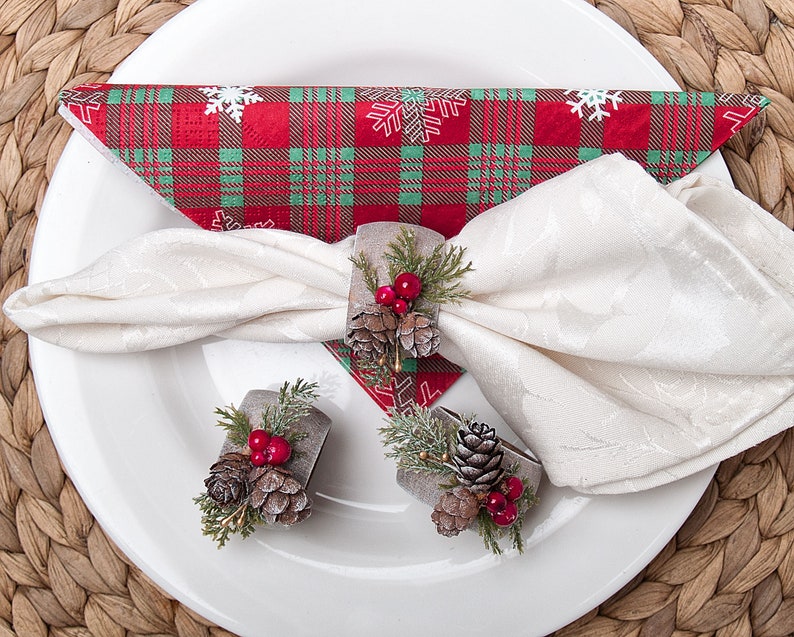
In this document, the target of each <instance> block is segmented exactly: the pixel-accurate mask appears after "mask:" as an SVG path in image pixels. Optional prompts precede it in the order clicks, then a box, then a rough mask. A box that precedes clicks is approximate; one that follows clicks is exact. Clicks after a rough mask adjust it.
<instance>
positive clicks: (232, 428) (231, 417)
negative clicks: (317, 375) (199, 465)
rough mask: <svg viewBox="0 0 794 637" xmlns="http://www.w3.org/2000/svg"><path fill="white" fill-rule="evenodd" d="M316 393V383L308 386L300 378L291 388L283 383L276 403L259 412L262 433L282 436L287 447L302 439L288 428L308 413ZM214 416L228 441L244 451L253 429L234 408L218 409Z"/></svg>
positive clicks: (286, 383) (303, 436) (290, 385)
mask: <svg viewBox="0 0 794 637" xmlns="http://www.w3.org/2000/svg"><path fill="white" fill-rule="evenodd" d="M316 390H317V383H307V382H306V381H305V380H303V379H302V378H299V379H297V380H296V381H295V383H294V384H291V383H289V382H285V383H284V384H283V385H282V386H281V388H280V389H279V392H278V401H277V403H276V404H274V405H266V406H265V408H264V409H263V410H262V424H261V427H262V429H264V430H265V431H267V432H268V433H270V434H271V435H273V436H284V437H285V438H286V439H287V440H288V441H289V442H290V444H292V442H293V441H297V440H301V439H302V438H305V437H306V434H302V433H301V432H290V431H289V428H290V426H291V425H293V424H295V423H296V422H300V420H301V419H302V418H303V417H305V416H306V415H307V414H308V413H309V410H310V409H311V402H312V401H314V400H316V399H317V391H316ZM215 414H216V415H218V416H220V419H219V420H218V426H219V427H222V428H223V429H225V430H226V436H227V437H228V439H229V441H230V442H231V443H232V444H234V445H236V446H238V447H245V446H246V445H247V444H248V434H250V433H251V430H252V429H253V428H254V427H252V426H251V423H250V422H249V420H248V416H246V415H245V413H243V412H242V411H240V410H239V409H237V407H235V406H234V405H230V406H228V407H224V408H221V407H218V408H217V409H216V410H215Z"/></svg>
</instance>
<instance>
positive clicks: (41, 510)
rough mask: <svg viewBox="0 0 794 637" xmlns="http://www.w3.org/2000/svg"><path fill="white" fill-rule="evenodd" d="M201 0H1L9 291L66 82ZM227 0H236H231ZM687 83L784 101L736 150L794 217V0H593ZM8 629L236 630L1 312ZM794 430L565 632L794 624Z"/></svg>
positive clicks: (740, 631)
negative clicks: (120, 493)
mask: <svg viewBox="0 0 794 637" xmlns="http://www.w3.org/2000/svg"><path fill="white" fill-rule="evenodd" d="M191 1H192V0H183V1H182V2H174V1H169V0H164V1H160V2H158V1H157V0H0V207H2V210H3V212H4V214H3V216H2V218H1V219H0V241H2V248H0V281H1V282H2V292H1V293H0V301H4V300H5V299H6V297H7V296H8V295H9V294H10V293H11V292H12V291H13V290H16V289H17V288H19V287H20V286H22V285H23V284H24V283H25V280H26V277H27V273H26V266H27V257H28V254H29V247H30V243H31V240H32V238H33V232H34V229H35V225H36V215H37V213H38V211H39V209H40V205H41V202H42V198H43V196H44V193H45V190H46V188H47V183H48V178H49V177H50V175H51V174H52V171H53V168H54V167H55V164H56V162H57V160H58V157H59V155H60V153H61V150H62V149H63V146H64V144H65V143H66V139H67V137H68V136H69V134H70V128H69V127H68V126H67V125H66V124H65V122H63V121H62V120H61V119H60V118H59V117H58V116H56V114H55V106H56V98H57V95H58V92H59V90H60V89H61V88H63V87H66V86H72V85H75V84H78V83H82V82H96V81H100V80H102V79H105V78H106V77H107V76H108V75H109V73H110V72H111V71H113V69H114V68H115V67H116V66H117V65H118V64H119V62H121V61H122V60H123V59H124V58H125V57H126V56H127V55H128V54H129V53H131V52H132V51H133V50H135V48H136V47H138V46H139V45H140V44H141V43H142V42H143V41H144V40H145V39H146V37H147V36H148V35H149V34H151V33H152V32H153V31H154V30H155V29H156V28H157V27H159V26H160V25H161V24H163V23H164V22H165V21H167V20H168V19H169V18H171V17H172V16H174V15H175V14H176V13H178V12H179V11H181V10H182V9H183V8H184V7H185V6H186V5H187V4H190V2H191ZM221 1H222V0H221ZM588 1H589V2H591V4H595V6H596V7H597V8H598V9H600V10H601V11H603V12H604V13H606V14H607V15H608V16H610V17H611V18H612V19H613V20H615V21H616V22H618V23H619V24H620V25H621V26H622V27H623V28H625V29H626V30H627V31H628V32H629V33H631V34H632V35H633V36H634V37H635V38H637V39H638V40H639V41H640V42H641V43H642V44H643V45H644V46H645V47H646V48H647V49H648V50H649V51H650V52H651V53H652V54H653V55H654V56H655V57H656V58H657V59H658V60H659V61H660V62H661V63H662V64H663V65H664V66H665V68H666V69H667V70H668V71H669V72H670V73H671V74H672V75H673V77H674V78H675V79H676V80H677V81H678V83H679V84H680V85H681V86H682V87H684V88H686V89H691V90H700V91H712V90H718V91H729V92H737V93H741V92H760V93H762V94H764V95H766V96H767V97H769V98H771V100H772V105H771V106H770V107H769V108H768V109H767V110H766V111H765V113H764V114H762V116H761V117H759V118H757V119H756V120H755V123H754V124H752V125H750V126H748V127H746V128H745V129H744V130H743V131H742V133H741V135H740V136H738V137H735V138H734V139H733V140H732V141H731V142H729V143H728V145H727V147H726V148H725V150H723V155H724V157H725V159H726V161H727V163H728V166H729V168H730V170H731V173H732V175H733V179H734V181H735V183H736V184H737V186H738V188H740V189H741V190H742V191H743V192H744V193H746V194H747V195H749V196H750V197H752V198H753V199H754V200H756V201H758V202H759V203H760V204H761V205H763V206H764V207H765V208H766V209H767V210H769V211H770V213H771V214H773V215H775V216H776V217H777V218H778V219H780V220H782V221H783V222H784V223H785V224H787V225H788V226H789V227H794V203H793V202H792V193H793V192H794V102H792V100H793V99H794V0H692V1H691V2H687V3H683V2H681V3H679V2H677V1H674V0H652V1H649V0H603V1H600V0H588ZM0 347H2V361H1V362H0V391H1V392H2V400H0V566H1V567H2V568H0V637H5V636H7V635H20V636H22V637H39V636H46V635H52V636H58V637H61V636H63V637H66V636H73V637H77V636H80V637H87V636H90V635H93V636H94V637H116V636H120V637H121V636H125V635H127V636H134V635H148V636H151V635H179V636H181V637H187V636H190V637H194V636H195V637H199V636H202V637H205V636H208V635H229V633H228V632H226V631H224V630H222V629H220V628H218V627H216V626H213V625H212V624H211V622H208V621H207V620H205V619H203V618H201V617H199V616H198V615H196V614H195V613H194V612H192V611H190V610H189V609H187V608H186V607H185V606H183V605H181V604H180V603H178V602H176V601H174V600H172V599H171V598H169V597H168V596H167V595H165V594H164V593H163V592H162V591H160V590H159V589H158V588H157V587H156V586H155V585H154V584H153V583H152V582H151V581H150V580H149V579H148V578H147V577H146V576H145V575H143V574H142V573H141V572H140V571H139V570H138V569H137V568H136V567H135V566H134V565H132V564H131V563H130V562H129V561H128V560H127V558H126V557H125V556H124V555H123V554H122V553H121V552H120V551H119V550H118V549H117V548H115V547H114V546H113V544H112V543H111V542H110V541H109V540H108V539H107V537H106V536H105V534H104V532H103V531H102V529H101V528H100V527H99V525H98V523H96V522H95V520H94V518H93V517H92V515H91V513H90V512H89V511H88V509H87V508H86V507H85V505H84V504H83V502H82V501H81V499H80V497H79V495H78V494H77V492H76V490H75V488H74V486H73V485H72V483H71V482H70V480H69V478H68V477H67V476H65V475H64V472H63V470H62V468H61V465H60V462H59V460H58V456H57V454H56V451H55V449H54V447H53V445H52V442H51V440H50V437H49V434H48V431H47V427H46V424H45V423H44V421H43V417H42V414H41V410H40V407H39V405H38V401H37V398H36V391H35V387H34V383H33V377H32V375H31V372H30V370H29V368H28V364H27V339H26V336H25V335H24V334H23V333H21V332H19V331H18V330H17V329H16V328H15V327H14V326H12V325H11V324H10V323H9V322H8V321H7V320H5V318H4V317H3V319H2V341H1V343H0ZM793 543H794V433H793V432H791V431H790V432H788V433H786V434H784V435H778V436H776V437H775V438H773V439H771V440H769V441H767V442H765V443H764V444H762V445H760V446H759V447H757V448H754V449H751V450H749V451H747V452H745V453H743V454H741V455H739V456H737V457H735V458H733V459H731V460H728V461H726V462H724V463H722V465H721V466H720V468H719V470H718V471H717V474H716V476H715V478H714V480H713V481H712V483H711V485H710V486H709V488H708V489H707V491H706V493H705V495H704V496H703V498H702V500H701V502H700V503H699V504H698V506H697V507H696V509H695V510H694V512H693V513H692V515H691V516H690V518H689V519H688V520H687V522H686V523H685V524H684V526H683V527H682V528H681V530H680V531H679V532H678V534H677V535H676V536H675V537H674V538H673V539H672V540H671V541H670V542H669V544H668V545H667V546H666V547H665V548H664V549H663V550H662V551H661V553H660V554H659V555H658V556H657V557H656V558H655V559H654V560H653V561H652V562H651V564H650V565H649V566H648V567H647V568H645V569H644V570H643V571H642V572H641V573H640V574H639V575H638V576H637V577H636V578H634V580H632V582H631V583H630V584H628V585H627V586H626V587H624V589H623V590H621V591H620V592H619V593H617V594H616V595H614V596H613V597H612V598H611V599H609V600H608V601H606V602H604V603H603V604H602V605H601V606H600V607H598V608H597V609H594V610H593V611H592V612H590V613H588V614H587V615H586V616H584V617H582V618H581V619H580V620H578V621H576V622H574V623H573V624H571V625H570V626H568V627H566V628H565V629H563V630H560V631H558V632H557V633H556V634H555V635H556V636H557V637H563V636H564V637H573V636H580V635H588V636H590V635H595V636H606V635H610V636H630V635H635V636H642V637H666V636H670V635H675V636H678V637H685V636H695V635H704V636H706V635H707V636H714V637H740V636H743V637H749V636H750V635H755V636H757V637H783V636H785V635H792V634H794V549H792V544H793Z"/></svg>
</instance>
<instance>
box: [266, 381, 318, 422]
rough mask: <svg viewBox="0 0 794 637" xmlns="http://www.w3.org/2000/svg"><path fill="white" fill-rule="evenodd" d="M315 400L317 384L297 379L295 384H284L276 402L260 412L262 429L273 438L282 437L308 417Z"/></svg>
mask: <svg viewBox="0 0 794 637" xmlns="http://www.w3.org/2000/svg"><path fill="white" fill-rule="evenodd" d="M316 399H317V383H308V382H306V381H305V380H303V379H302V378H298V379H297V380H296V381H295V383H289V382H285V383H284V384H283V385H282V386H281V389H279V392H278V402H277V403H276V404H275V405H266V406H265V408H264V409H263V410H262V428H263V429H265V430H266V431H268V432H269V433H270V434H272V435H274V436H283V435H284V434H285V432H287V430H288V429H289V428H290V427H291V426H292V425H294V424H295V423H296V422H299V421H300V420H301V419H302V418H304V417H305V416H307V415H308V413H309V411H310V410H311V403H312V402H313V401H314V400H316Z"/></svg>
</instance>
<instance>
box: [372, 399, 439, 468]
mask: <svg viewBox="0 0 794 637" xmlns="http://www.w3.org/2000/svg"><path fill="white" fill-rule="evenodd" d="M378 432H379V433H380V435H381V437H382V438H383V444H384V446H388V447H390V448H391V450H390V451H387V452H386V454H385V455H386V457H387V458H393V459H395V460H396V461H397V466H398V467H400V468H401V469H408V470H412V471H430V472H433V473H440V474H448V473H449V472H450V471H452V472H454V465H450V464H445V463H443V462H438V460H439V459H441V458H442V456H444V455H445V454H449V452H450V451H451V450H452V449H453V447H454V444H455V431H454V430H451V429H450V428H448V427H445V426H444V423H442V422H441V420H439V419H438V418H436V417H435V416H433V415H432V414H431V412H430V410H429V409H427V408H426V407H421V406H419V405H417V404H414V405H413V406H412V409H411V411H409V412H405V413H403V412H392V414H391V416H390V419H389V426H388V427H381V428H380V429H378ZM425 455H427V458H426V459H425V458H423V456H425ZM431 458H434V459H435V460H434V459H431Z"/></svg>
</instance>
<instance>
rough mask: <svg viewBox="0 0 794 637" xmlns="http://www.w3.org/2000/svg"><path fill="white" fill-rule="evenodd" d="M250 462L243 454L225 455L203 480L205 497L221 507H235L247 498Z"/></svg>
mask: <svg viewBox="0 0 794 637" xmlns="http://www.w3.org/2000/svg"><path fill="white" fill-rule="evenodd" d="M250 469H251V461H250V460H249V459H248V456H247V455H245V454H244V453H225V454H223V455H222V456H221V457H220V458H218V460H217V461H216V462H215V464H213V465H212V466H211V467H210V474H209V476H208V477H207V478H206V479H205V480H204V486H205V487H206V488H207V495H208V496H209V497H210V498H211V499H212V501H213V502H215V504H217V505H218V506H222V507H228V506H237V505H239V504H240V503H242V501H243V500H244V499H245V498H246V497H247V496H248V472H249V470H250Z"/></svg>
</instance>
